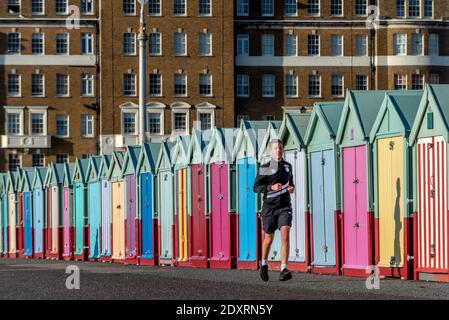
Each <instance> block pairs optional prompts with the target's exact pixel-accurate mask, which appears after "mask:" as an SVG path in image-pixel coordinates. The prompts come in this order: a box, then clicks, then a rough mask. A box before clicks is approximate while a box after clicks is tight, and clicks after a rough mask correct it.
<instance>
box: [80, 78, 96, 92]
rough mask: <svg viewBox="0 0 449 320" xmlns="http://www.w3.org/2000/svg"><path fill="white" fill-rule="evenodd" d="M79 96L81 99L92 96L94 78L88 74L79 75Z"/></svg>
mask: <svg viewBox="0 0 449 320" xmlns="http://www.w3.org/2000/svg"><path fill="white" fill-rule="evenodd" d="M81 95H82V96H83V97H93V96H94V76H93V75H90V74H83V75H81Z"/></svg>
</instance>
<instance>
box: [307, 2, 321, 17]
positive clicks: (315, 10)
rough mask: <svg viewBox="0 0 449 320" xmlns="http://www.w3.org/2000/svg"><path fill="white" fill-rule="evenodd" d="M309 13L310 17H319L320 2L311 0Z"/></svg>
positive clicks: (308, 7) (308, 8)
mask: <svg viewBox="0 0 449 320" xmlns="http://www.w3.org/2000/svg"><path fill="white" fill-rule="evenodd" d="M307 13H308V14H309V16H318V15H319V14H320V0H309V3H308V6H307Z"/></svg>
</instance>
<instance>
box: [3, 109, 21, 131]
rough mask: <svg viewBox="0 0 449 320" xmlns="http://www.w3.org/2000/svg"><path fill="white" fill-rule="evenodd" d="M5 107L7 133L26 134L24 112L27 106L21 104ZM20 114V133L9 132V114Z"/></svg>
mask: <svg viewBox="0 0 449 320" xmlns="http://www.w3.org/2000/svg"><path fill="white" fill-rule="evenodd" d="M3 108H4V109H5V135H8V136H23V134H24V113H25V111H24V110H25V107H21V106H4V107H3ZM10 113H15V114H19V133H13V134H10V133H9V132H8V114H10Z"/></svg>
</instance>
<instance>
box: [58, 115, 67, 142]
mask: <svg viewBox="0 0 449 320" xmlns="http://www.w3.org/2000/svg"><path fill="white" fill-rule="evenodd" d="M58 117H66V119H67V134H66V135H60V134H58ZM55 128H56V134H55V136H56V137H58V138H65V139H66V138H69V137H70V116H69V115H67V114H57V115H56V116H55Z"/></svg>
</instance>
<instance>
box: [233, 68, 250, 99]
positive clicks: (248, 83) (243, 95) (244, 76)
mask: <svg viewBox="0 0 449 320" xmlns="http://www.w3.org/2000/svg"><path fill="white" fill-rule="evenodd" d="M239 79H242V80H243V79H245V80H246V83H244V82H245V81H244V82H242V83H239ZM239 85H244V86H245V87H247V88H248V94H242V93H239ZM236 86H237V88H236V94H237V97H239V98H249V96H250V94H251V89H250V78H249V75H247V74H238V75H237V77H236Z"/></svg>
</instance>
